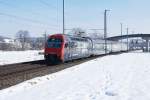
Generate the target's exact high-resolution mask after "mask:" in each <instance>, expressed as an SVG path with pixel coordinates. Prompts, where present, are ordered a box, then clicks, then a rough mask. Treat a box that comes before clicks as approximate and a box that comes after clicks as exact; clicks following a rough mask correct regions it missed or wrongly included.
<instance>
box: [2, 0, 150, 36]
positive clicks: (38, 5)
mask: <svg viewBox="0 0 150 100" xmlns="http://www.w3.org/2000/svg"><path fill="white" fill-rule="evenodd" d="M149 4H150V0H65V21H66V22H65V25H66V28H67V29H70V28H74V27H81V28H83V29H86V30H87V29H91V28H101V29H102V28H103V18H104V17H103V16H104V15H103V13H104V9H110V10H111V11H110V12H108V33H109V35H108V36H112V35H119V34H120V23H121V22H122V23H123V31H124V34H126V33H125V32H126V28H127V27H129V32H130V33H133V32H134V33H149V32H150V28H149V26H150V13H149V10H150V6H149ZM19 30H28V31H29V32H30V33H31V36H42V34H44V32H45V31H47V33H62V0H0V35H3V36H14V35H15V33H16V32H17V31H19Z"/></svg>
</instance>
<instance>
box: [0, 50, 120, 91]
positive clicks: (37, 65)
mask: <svg viewBox="0 0 150 100" xmlns="http://www.w3.org/2000/svg"><path fill="white" fill-rule="evenodd" d="M120 53H121V52H117V53H112V54H120ZM103 56H105V55H100V56H94V57H89V58H84V59H78V60H74V61H70V62H67V63H62V64H58V65H46V63H45V61H44V60H40V61H32V62H26V63H20V64H12V65H5V66H0V89H4V88H7V87H10V86H13V85H16V84H19V83H21V82H24V81H26V80H29V79H32V78H35V77H40V76H44V75H47V74H51V73H55V72H58V71H61V70H63V69H66V68H69V67H72V66H75V65H78V64H81V63H84V62H86V61H89V60H92V59H95V58H97V57H103Z"/></svg>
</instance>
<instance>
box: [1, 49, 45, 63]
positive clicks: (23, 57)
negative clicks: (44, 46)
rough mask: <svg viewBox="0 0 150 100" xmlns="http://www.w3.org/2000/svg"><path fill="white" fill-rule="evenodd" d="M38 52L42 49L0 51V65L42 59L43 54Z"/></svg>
mask: <svg viewBox="0 0 150 100" xmlns="http://www.w3.org/2000/svg"><path fill="white" fill-rule="evenodd" d="M39 52H42V50H28V51H0V65H6V64H13V63H21V62H28V61H34V60H42V59H44V56H43V55H39Z"/></svg>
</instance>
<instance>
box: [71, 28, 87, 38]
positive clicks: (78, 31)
mask: <svg viewBox="0 0 150 100" xmlns="http://www.w3.org/2000/svg"><path fill="white" fill-rule="evenodd" d="M69 33H70V34H72V35H75V36H80V37H84V36H86V32H85V31H84V30H83V29H81V28H73V29H72V30H71V32H69Z"/></svg>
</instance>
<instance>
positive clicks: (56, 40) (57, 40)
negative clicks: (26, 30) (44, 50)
mask: <svg viewBox="0 0 150 100" xmlns="http://www.w3.org/2000/svg"><path fill="white" fill-rule="evenodd" d="M48 42H62V39H60V38H49V39H48Z"/></svg>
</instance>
